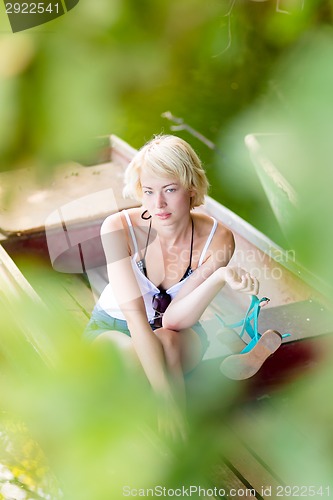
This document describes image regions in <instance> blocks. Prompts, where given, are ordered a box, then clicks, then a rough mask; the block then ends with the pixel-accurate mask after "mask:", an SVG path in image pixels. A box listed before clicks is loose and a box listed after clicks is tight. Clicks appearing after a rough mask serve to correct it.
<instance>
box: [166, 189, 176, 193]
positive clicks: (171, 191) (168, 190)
mask: <svg viewBox="0 0 333 500" xmlns="http://www.w3.org/2000/svg"><path fill="white" fill-rule="evenodd" d="M174 191H176V190H175V188H169V189H167V192H169V193H173V192H174Z"/></svg>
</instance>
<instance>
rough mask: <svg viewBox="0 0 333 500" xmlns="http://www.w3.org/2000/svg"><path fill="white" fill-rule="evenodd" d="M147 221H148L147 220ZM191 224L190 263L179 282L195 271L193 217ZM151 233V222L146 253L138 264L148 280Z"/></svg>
mask: <svg viewBox="0 0 333 500" xmlns="http://www.w3.org/2000/svg"><path fill="white" fill-rule="evenodd" d="M144 214H145V212H144V213H143V214H142V215H144ZM145 220H147V219H145ZM191 224H192V234H191V248H190V263H189V265H188V266H187V269H186V271H185V273H184V275H183V277H182V278H181V279H180V280H179V281H183V280H184V279H185V278H187V277H188V276H190V274H192V273H193V270H192V268H191V264H192V255H193V238H194V222H193V219H192V217H191ZM150 232H151V220H150V222H149V228H148V235H147V240H146V246H145V251H144V254H143V257H142V259H140V260H139V261H138V262H137V266H138V268H139V269H140V271H141V272H142V273H143V274H144V275H145V276H146V278H148V275H147V265H146V254H147V249H148V244H149V238H150Z"/></svg>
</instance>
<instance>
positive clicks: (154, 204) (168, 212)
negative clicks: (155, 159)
mask: <svg viewBox="0 0 333 500" xmlns="http://www.w3.org/2000/svg"><path fill="white" fill-rule="evenodd" d="M140 181H141V186H142V205H143V206H144V208H146V209H147V210H148V212H149V214H150V215H151V216H152V217H153V218H155V219H156V220H159V221H170V222H175V221H176V220H178V219H180V218H183V217H184V216H186V215H188V214H189V213H190V204H191V197H192V196H193V192H192V191H189V190H188V189H185V188H184V187H183V186H182V185H181V184H180V182H179V179H177V178H176V177H157V176H156V175H152V174H151V173H149V172H145V171H144V170H143V171H142V172H141V176H140Z"/></svg>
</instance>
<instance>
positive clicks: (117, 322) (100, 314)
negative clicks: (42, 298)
mask: <svg viewBox="0 0 333 500" xmlns="http://www.w3.org/2000/svg"><path fill="white" fill-rule="evenodd" d="M150 326H151V329H152V330H153V331H154V330H156V327H155V326H154V325H152V324H150ZM191 328H192V330H194V331H195V333H196V334H197V335H198V336H199V339H200V341H201V345H202V352H203V354H204V353H205V352H206V351H207V349H208V346H209V342H208V337H207V333H206V332H205V330H204V329H203V327H202V326H201V324H200V323H199V321H198V322H197V323H195V324H194V325H193V326H191ZM110 330H111V331H112V330H116V331H118V332H122V333H124V334H125V335H127V336H128V337H130V336H131V332H130V331H129V329H128V326H127V321H125V320H124V319H117V318H113V317H112V316H110V315H109V314H107V313H106V312H105V311H104V310H103V309H101V308H100V307H99V306H95V307H94V310H93V312H92V314H91V318H90V320H89V323H88V324H87V326H86V328H85V330H84V333H83V338H84V339H85V340H87V341H88V342H93V341H94V340H95V339H96V338H97V337H98V336H99V335H101V334H102V333H105V332H108V331H110Z"/></svg>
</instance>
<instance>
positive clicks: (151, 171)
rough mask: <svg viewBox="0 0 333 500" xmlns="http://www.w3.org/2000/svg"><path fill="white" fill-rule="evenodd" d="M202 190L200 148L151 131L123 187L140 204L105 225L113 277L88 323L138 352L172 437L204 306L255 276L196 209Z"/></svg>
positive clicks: (202, 337) (228, 239)
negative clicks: (233, 263)
mask: <svg viewBox="0 0 333 500" xmlns="http://www.w3.org/2000/svg"><path fill="white" fill-rule="evenodd" d="M207 188H208V182H207V179H206V175H205V172H204V170H203V168H202V165H201V162H200V160H199V158H198V156H197V155H196V153H195V152H194V151H193V149H192V148H191V146H190V145H189V144H188V143H186V142H185V141H184V140H182V139H180V138H178V137H176V136H172V135H164V136H158V137H155V138H154V139H153V140H151V141H150V142H148V143H147V144H146V145H145V146H144V147H143V148H142V149H141V150H140V151H139V152H138V153H137V154H136V155H135V157H134V158H133V160H132V161H131V163H130V164H129V166H128V168H127V171H126V175H125V189H124V194H125V195H126V196H131V197H133V198H136V199H138V200H140V202H141V203H142V206H141V207H140V208H133V209H129V210H124V211H122V212H120V213H116V214H113V215H111V216H109V217H108V218H107V219H106V220H105V221H104V223H103V225H102V229H101V237H102V243H103V247H104V251H105V255H106V260H107V267H108V276H109V284H108V285H107V287H106V288H105V290H104V291H103V293H102V295H101V297H100V299H99V301H98V303H97V305H96V307H95V309H94V311H93V314H92V318H91V320H90V322H89V325H88V328H87V330H86V336H87V337H88V338H90V339H91V340H95V341H96V340H98V341H99V342H100V341H110V342H113V343H115V344H117V345H118V346H119V347H121V348H122V349H125V350H127V351H130V352H131V353H132V354H133V355H134V356H135V358H136V359H137V360H138V361H139V363H140V364H141V365H142V368H143V370H144V372H145V374H146V376H147V378H148V380H149V382H150V384H151V386H152V388H153V390H154V391H155V392H156V394H158V395H159V396H160V397H161V401H162V403H165V404H162V409H161V412H160V418H159V423H160V426H161V427H163V429H164V432H167V433H170V434H172V435H175V436H177V435H178V436H179V435H183V436H184V434H185V423H184V422H185V419H184V415H185V406H186V396H185V385H184V374H187V373H188V372H190V371H192V370H193V369H194V368H195V367H196V366H197V365H198V364H199V363H200V361H201V359H202V357H203V354H204V352H205V350H206V349H207V347H208V341H207V335H206V333H205V331H204V329H203V328H202V326H201V325H200V323H199V319H200V317H201V315H202V313H203V312H204V310H205V309H206V307H207V306H208V304H209V303H210V302H211V300H212V299H213V298H214V296H215V295H216V294H217V293H218V292H219V290H220V289H221V288H222V287H223V286H224V285H225V284H226V283H227V284H228V285H229V286H230V287H231V288H232V289H234V290H238V291H240V292H244V293H248V294H254V295H255V294H257V292H258V281H257V280H256V279H255V278H253V277H252V276H250V275H249V274H246V273H243V272H240V273H239V272H236V270H235V269H231V268H227V267H226V266H227V264H228V262H229V260H230V258H231V256H232V254H233V252H234V238H233V235H232V233H231V232H230V231H229V230H228V229H227V228H225V227H224V226H223V225H222V224H220V223H219V222H217V221H216V220H215V219H214V218H212V217H209V216H207V215H204V214H201V213H197V212H195V211H194V210H193V209H194V208H195V207H198V206H199V205H201V204H202V203H203V202H204V196H205V194H206V193H207ZM131 359H133V358H131Z"/></svg>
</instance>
